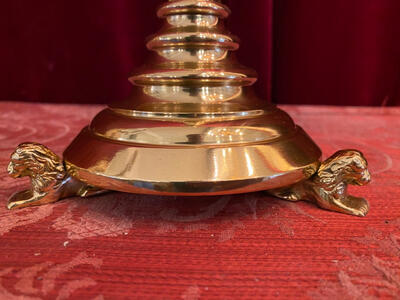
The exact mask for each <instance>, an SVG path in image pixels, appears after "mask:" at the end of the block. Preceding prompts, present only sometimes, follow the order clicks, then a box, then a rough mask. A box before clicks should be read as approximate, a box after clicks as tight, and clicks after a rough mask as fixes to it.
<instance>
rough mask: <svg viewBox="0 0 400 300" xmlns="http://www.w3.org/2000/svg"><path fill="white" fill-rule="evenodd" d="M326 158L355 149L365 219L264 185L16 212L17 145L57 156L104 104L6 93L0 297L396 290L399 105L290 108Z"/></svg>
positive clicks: (393, 293)
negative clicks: (367, 177)
mask: <svg viewBox="0 0 400 300" xmlns="http://www.w3.org/2000/svg"><path fill="white" fill-rule="evenodd" d="M284 108H285V109H286V110H287V111H288V112H289V113H290V114H291V115H292V116H293V117H294V119H295V120H296V121H297V123H298V124H300V125H302V126H303V127H304V129H306V131H307V132H309V134H310V135H311V136H312V137H313V138H314V139H315V141H316V142H317V143H318V144H319V145H320V146H321V147H322V149H323V151H324V153H325V154H326V155H330V154H332V153H333V152H335V151H336V150H338V149H342V148H357V149H360V150H362V151H363V152H364V154H365V155H366V157H367V158H368V160H369V165H370V171H371V173H372V176H373V182H372V183H371V185H369V186H366V187H359V188H352V190H353V192H354V194H356V195H360V196H364V197H366V198H368V199H369V201H370V203H371V211H370V214H369V215H368V216H367V217H366V218H357V217H352V216H347V215H342V214H338V213H333V212H328V211H324V210H321V209H319V208H317V207H315V206H313V205H311V204H308V203H305V202H299V203H290V202H285V201H279V200H276V199H273V198H270V197H268V196H266V195H265V194H264V193H254V194H247V195H237V196H224V197H209V198H171V197H170V198H163V197H155V196H141V195H128V194H120V193H112V194H108V195H103V196H101V197H94V198H90V199H78V198H73V199H67V200H64V201H61V202H59V203H56V204H51V205H46V206H42V207H37V208H28V209H23V210H20V211H7V210H6V209H5V204H6V199H7V197H8V196H9V195H10V194H11V193H13V192H15V191H16V190H20V189H22V188H24V187H26V186H27V183H26V181H24V180H14V179H11V178H9V177H8V176H7V174H6V165H7V163H8V160H9V155H10V153H11V152H12V151H13V149H14V147H15V146H16V145H17V144H18V143H20V142H23V141H37V142H41V143H44V144H46V145H48V146H49V147H50V148H52V149H54V150H55V151H56V152H58V153H61V152H62V150H63V149H64V148H65V147H66V146H67V144H68V143H69V142H70V141H71V140H72V138H73V137H74V136H75V135H76V134H77V133H78V131H79V130H80V129H81V127H83V126H85V125H86V124H87V123H88V121H89V120H90V119H91V117H92V116H93V115H94V114H95V113H96V112H97V111H98V110H99V109H100V107H98V106H83V105H81V106H78V105H38V104H35V105H33V104H22V103H9V102H8V103H7V102H3V103H0V113H1V118H0V128H1V133H0V141H1V143H0V179H1V180H0V253H1V255H0V299H29V300H30V299H97V300H100V299H186V300H189V299H287V298H291V299H315V300H320V299H329V300H331V299H378V298H379V299H398V296H399V295H400V201H399V196H400V185H399V183H400V130H399V128H400V108H391V109H389V108H333V107H312V106H305V107H300V106H286V107H284Z"/></svg>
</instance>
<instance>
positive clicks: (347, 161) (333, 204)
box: [268, 150, 371, 217]
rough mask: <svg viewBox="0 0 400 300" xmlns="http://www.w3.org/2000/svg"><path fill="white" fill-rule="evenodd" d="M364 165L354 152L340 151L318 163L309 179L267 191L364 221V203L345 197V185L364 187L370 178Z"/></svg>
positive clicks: (365, 164)
mask: <svg viewBox="0 0 400 300" xmlns="http://www.w3.org/2000/svg"><path fill="white" fill-rule="evenodd" d="M367 166H368V163H367V161H366V159H365V158H364V156H363V155H362V153H361V152H359V151H357V150H341V151H338V152H336V153H335V154H334V155H332V156H331V157H330V158H328V159H327V160H325V161H324V162H322V163H321V166H320V168H319V169H318V171H317V172H316V174H314V175H313V176H312V177H311V178H310V179H308V180H305V181H302V182H299V183H296V184H294V185H292V186H290V187H287V188H281V189H277V190H271V191H268V193H270V194H271V195H274V196H276V197H278V198H282V199H285V200H289V201H300V200H309V201H312V202H314V203H316V204H317V205H318V206H320V207H321V208H324V209H327V210H333V211H337V212H341V213H345V214H350V215H355V216H361V217H364V216H366V215H367V213H368V210H369V204H368V201H367V200H365V199H364V198H357V197H354V196H351V195H348V194H347V185H348V184H353V185H365V184H367V183H369V182H370V180H371V176H370V173H369V171H368V169H367Z"/></svg>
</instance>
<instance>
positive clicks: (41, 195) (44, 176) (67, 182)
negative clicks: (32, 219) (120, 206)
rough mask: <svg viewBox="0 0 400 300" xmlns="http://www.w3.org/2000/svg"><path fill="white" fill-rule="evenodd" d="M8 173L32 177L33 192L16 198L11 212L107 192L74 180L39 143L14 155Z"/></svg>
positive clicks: (26, 145)
mask: <svg viewBox="0 0 400 300" xmlns="http://www.w3.org/2000/svg"><path fill="white" fill-rule="evenodd" d="M7 170H8V173H9V175H10V176H11V177H13V178H21V177H24V176H29V177H30V180H31V188H30V189H29V190H25V191H22V192H17V193H15V194H13V195H12V196H11V197H10V199H9V201H8V205H7V208H8V209H16V208H23V207H28V206H36V205H42V204H46V203H52V202H56V201H58V200H60V199H63V198H67V197H71V196H82V197H86V196H90V195H93V194H99V193H102V192H104V191H103V190H99V189H97V188H95V187H92V186H90V185H87V184H85V183H83V182H80V181H78V180H77V179H75V178H73V177H71V176H70V175H69V174H68V173H67V171H66V170H65V167H64V163H63V161H62V159H61V158H60V157H58V156H57V155H56V154H55V153H54V152H53V151H51V150H50V149H48V148H47V147H45V146H43V145H41V144H37V143H23V144H21V145H19V146H18V147H17V149H16V150H15V151H14V152H13V153H12V154H11V161H10V163H9V165H8V168H7Z"/></svg>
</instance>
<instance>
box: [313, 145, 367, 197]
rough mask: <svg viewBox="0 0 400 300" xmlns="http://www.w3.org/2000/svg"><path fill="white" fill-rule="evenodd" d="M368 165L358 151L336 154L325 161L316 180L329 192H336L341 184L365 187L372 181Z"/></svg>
mask: <svg viewBox="0 0 400 300" xmlns="http://www.w3.org/2000/svg"><path fill="white" fill-rule="evenodd" d="M367 167H368V163H367V161H366V160H365V158H364V157H363V155H362V153H361V152H359V151H357V150H343V151H339V152H336V153H335V154H334V155H332V156H331V157H330V158H328V159H327V160H326V161H324V162H323V163H322V164H321V166H320V168H319V170H318V173H317V176H315V178H314V182H316V183H319V184H320V185H321V187H323V188H324V189H325V190H327V191H334V190H336V189H337V187H338V185H340V184H341V183H343V182H344V183H348V184H354V185H365V184H367V183H369V181H370V180H371V175H370V173H369V171H368V168H367Z"/></svg>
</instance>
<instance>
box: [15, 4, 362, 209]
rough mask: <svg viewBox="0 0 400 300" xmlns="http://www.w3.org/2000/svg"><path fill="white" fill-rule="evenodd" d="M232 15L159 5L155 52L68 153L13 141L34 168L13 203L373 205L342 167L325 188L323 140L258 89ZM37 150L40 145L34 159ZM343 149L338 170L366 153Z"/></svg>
mask: <svg viewBox="0 0 400 300" xmlns="http://www.w3.org/2000/svg"><path fill="white" fill-rule="evenodd" d="M229 14H230V11H229V9H228V8H227V7H226V6H225V5H224V4H222V3H221V1H216V0H171V1H166V2H165V3H164V4H163V5H162V6H161V7H160V9H159V10H158V16H159V17H161V18H163V19H164V26H163V27H162V29H161V30H160V31H159V32H158V33H157V34H156V35H154V36H152V37H150V38H149V40H148V42H147V48H148V49H149V50H151V51H152V53H153V56H152V58H151V60H150V61H149V62H148V63H147V64H145V65H144V66H143V67H142V68H140V69H138V70H137V71H136V72H134V73H133V74H132V75H131V76H130V78H129V80H130V82H131V83H132V84H133V85H134V87H133V89H132V93H131V95H130V96H129V97H128V98H127V99H124V100H122V101H118V102H115V103H113V104H111V105H110V106H109V108H107V109H105V110H103V111H102V112H100V113H99V114H98V115H97V116H96V117H95V118H94V119H93V120H92V122H91V123H90V124H89V126H88V127H86V128H84V129H83V130H82V132H81V133H80V134H79V135H78V136H77V137H76V138H75V140H74V141H73V142H72V143H71V145H70V146H69V147H68V148H67V149H66V150H65V152H64V157H63V159H60V158H58V157H57V156H56V155H55V154H54V153H52V152H51V151H50V150H48V149H47V148H46V147H44V146H41V145H38V144H25V145H21V146H20V147H19V148H17V150H16V152H15V153H14V154H13V155H12V158H11V163H10V167H9V170H10V173H11V174H12V176H14V177H21V176H30V177H31V179H32V189H31V190H29V191H25V192H22V193H17V194H15V195H13V196H12V197H11V199H10V204H9V208H16V207H23V206H30V205H38V204H43V203H49V202H54V201H56V200H57V199H59V198H63V197H67V196H70V195H80V196H84V195H88V194H89V193H91V192H97V191H102V190H113V191H122V192H129V193H142V194H157V195H185V196H198V195H223V194H235V193H248V192H255V191H261V190H272V192H271V193H273V194H275V195H277V196H279V197H281V198H284V199H287V200H294V199H296V200H299V199H303V198H312V199H314V201H315V202H316V203H317V204H319V205H320V206H322V207H324V208H328V209H331V210H336V211H341V212H346V213H351V214H355V215H364V214H365V213H366V211H367V208H368V206H366V205H361V203H362V201H361V200H357V199H358V198H352V197H350V196H346V197H344V196H343V195H345V186H347V183H352V182H353V181H351V180H350V179H349V177H346V176H344V175H343V174H345V173H346V172H344V171H343V172H338V173H335V174H333V175H332V180H333V179H334V181H335V182H336V189H335V191H336V192H334V191H331V192H328V191H330V190H329V189H330V188H331V187H328V186H326V185H324V186H323V188H322V184H323V183H324V184H325V183H326V182H325V179H326V178H327V177H326V175H324V174H327V173H329V172H330V171H332V172H333V170H334V168H333V167H329V163H328V162H323V163H322V166H321V168H320V169H318V168H319V166H320V164H321V163H320V157H321V150H320V149H319V148H318V146H317V145H316V144H315V143H314V142H313V141H312V139H311V138H310V137H309V136H308V135H307V134H306V133H305V132H304V131H303V130H302V129H301V128H300V127H298V126H297V125H296V124H294V122H293V120H292V119H291V118H290V116H289V115H288V114H287V113H285V112H284V111H282V110H280V109H278V108H277V107H276V106H274V105H272V104H268V103H267V101H266V100H264V99H260V98H259V97H258V96H257V95H256V94H255V93H254V90H253V87H252V85H253V84H254V83H255V81H256V80H257V75H256V72H255V71H254V70H251V69H249V68H246V67H244V66H242V65H241V64H240V63H239V62H238V61H237V60H236V58H235V56H234V51H235V50H237V49H238V48H239V40H238V38H236V37H235V36H233V35H232V34H231V33H230V32H229V31H228V30H227V29H226V28H225V25H224V22H223V19H225V18H227V17H228V16H229ZM35 149H36V150H35ZM36 152H38V153H41V155H40V156H39V157H36V156H35V157H34V159H32V157H33V156H32V154H33V153H36ZM345 153H346V155H345V154H344V153H342V154H340V155H338V156H337V157H336V159H335V160H332V161H335V162H336V163H337V164H341V163H342V164H343V165H344V166H345V168H344V169H343V170H348V167H349V166H353V164H351V163H349V164H347V163H348V162H353V163H354V162H355V161H357V160H361V157H362V156H360V155H359V154H357V153H356V152H345ZM31 164H33V166H35V164H36V165H38V166H40V168H37V167H36V168H31V167H30V165H31ZM335 166H336V165H335ZM364 166H365V168H366V163H365V165H364ZM335 170H336V169H335ZM352 170H353V171H352V174H354V175H357V174H358V173H357V172H361V173H362V172H364V171H365V170H363V169H362V168H360V169H359V170H358V169H354V168H353V169H352ZM317 171H318V173H317V174H316V175H314V174H315V173H316V172H317ZM324 172H325V173H324ZM361 173H360V174H361ZM93 187H96V188H93ZM288 187H289V188H288ZM341 188H342V190H341ZM318 189H320V190H319V193H317V191H318ZM323 189H324V190H325V191H326V192H325V194H323V193H322V190H323ZM306 191H307V192H306ZM327 195H328V196H327ZM340 196H343V197H344V198H340ZM361 206H362V207H361ZM339 207H340V208H339ZM360 211H362V212H360Z"/></svg>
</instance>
